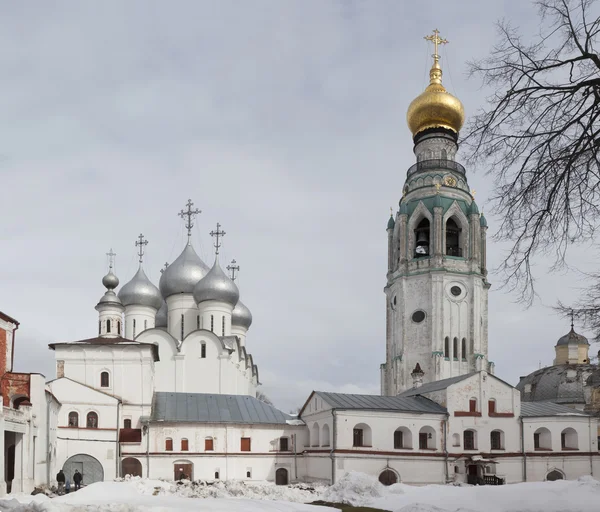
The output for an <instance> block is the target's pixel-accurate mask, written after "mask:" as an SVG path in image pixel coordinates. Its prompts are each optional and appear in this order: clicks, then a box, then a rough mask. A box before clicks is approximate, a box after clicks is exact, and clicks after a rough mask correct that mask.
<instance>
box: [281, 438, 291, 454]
mask: <svg viewBox="0 0 600 512" xmlns="http://www.w3.org/2000/svg"><path fill="white" fill-rule="evenodd" d="M288 441H289V440H288V438H287V437H281V438H279V450H280V451H282V452H287V451H288V450H289V449H290V448H289V443H288Z"/></svg>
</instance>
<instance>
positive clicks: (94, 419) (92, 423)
mask: <svg viewBox="0 0 600 512" xmlns="http://www.w3.org/2000/svg"><path fill="white" fill-rule="evenodd" d="M86 426H87V428H98V415H97V414H96V413H95V412H88V415H87V422H86Z"/></svg>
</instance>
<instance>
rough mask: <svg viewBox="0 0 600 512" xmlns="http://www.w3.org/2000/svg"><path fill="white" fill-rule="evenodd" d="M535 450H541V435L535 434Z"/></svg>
mask: <svg viewBox="0 0 600 512" xmlns="http://www.w3.org/2000/svg"><path fill="white" fill-rule="evenodd" d="M533 448H534V449H535V450H539V449H540V435H539V434H533Z"/></svg>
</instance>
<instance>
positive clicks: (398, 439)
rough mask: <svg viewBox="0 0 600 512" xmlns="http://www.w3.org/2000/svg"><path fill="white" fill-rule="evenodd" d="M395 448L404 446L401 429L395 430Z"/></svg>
mask: <svg viewBox="0 0 600 512" xmlns="http://www.w3.org/2000/svg"><path fill="white" fill-rule="evenodd" d="M394 448H395V449H396V450H397V449H399V448H404V435H403V432H402V431H401V430H396V432H394Z"/></svg>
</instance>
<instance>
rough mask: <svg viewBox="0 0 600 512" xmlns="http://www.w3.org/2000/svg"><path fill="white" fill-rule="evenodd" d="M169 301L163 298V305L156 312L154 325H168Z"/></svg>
mask: <svg viewBox="0 0 600 512" xmlns="http://www.w3.org/2000/svg"><path fill="white" fill-rule="evenodd" d="M167 314H168V310H167V302H166V301H165V300H163V303H162V306H161V307H160V309H159V310H158V312H157V313H156V318H155V320H154V327H166V326H167Z"/></svg>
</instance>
